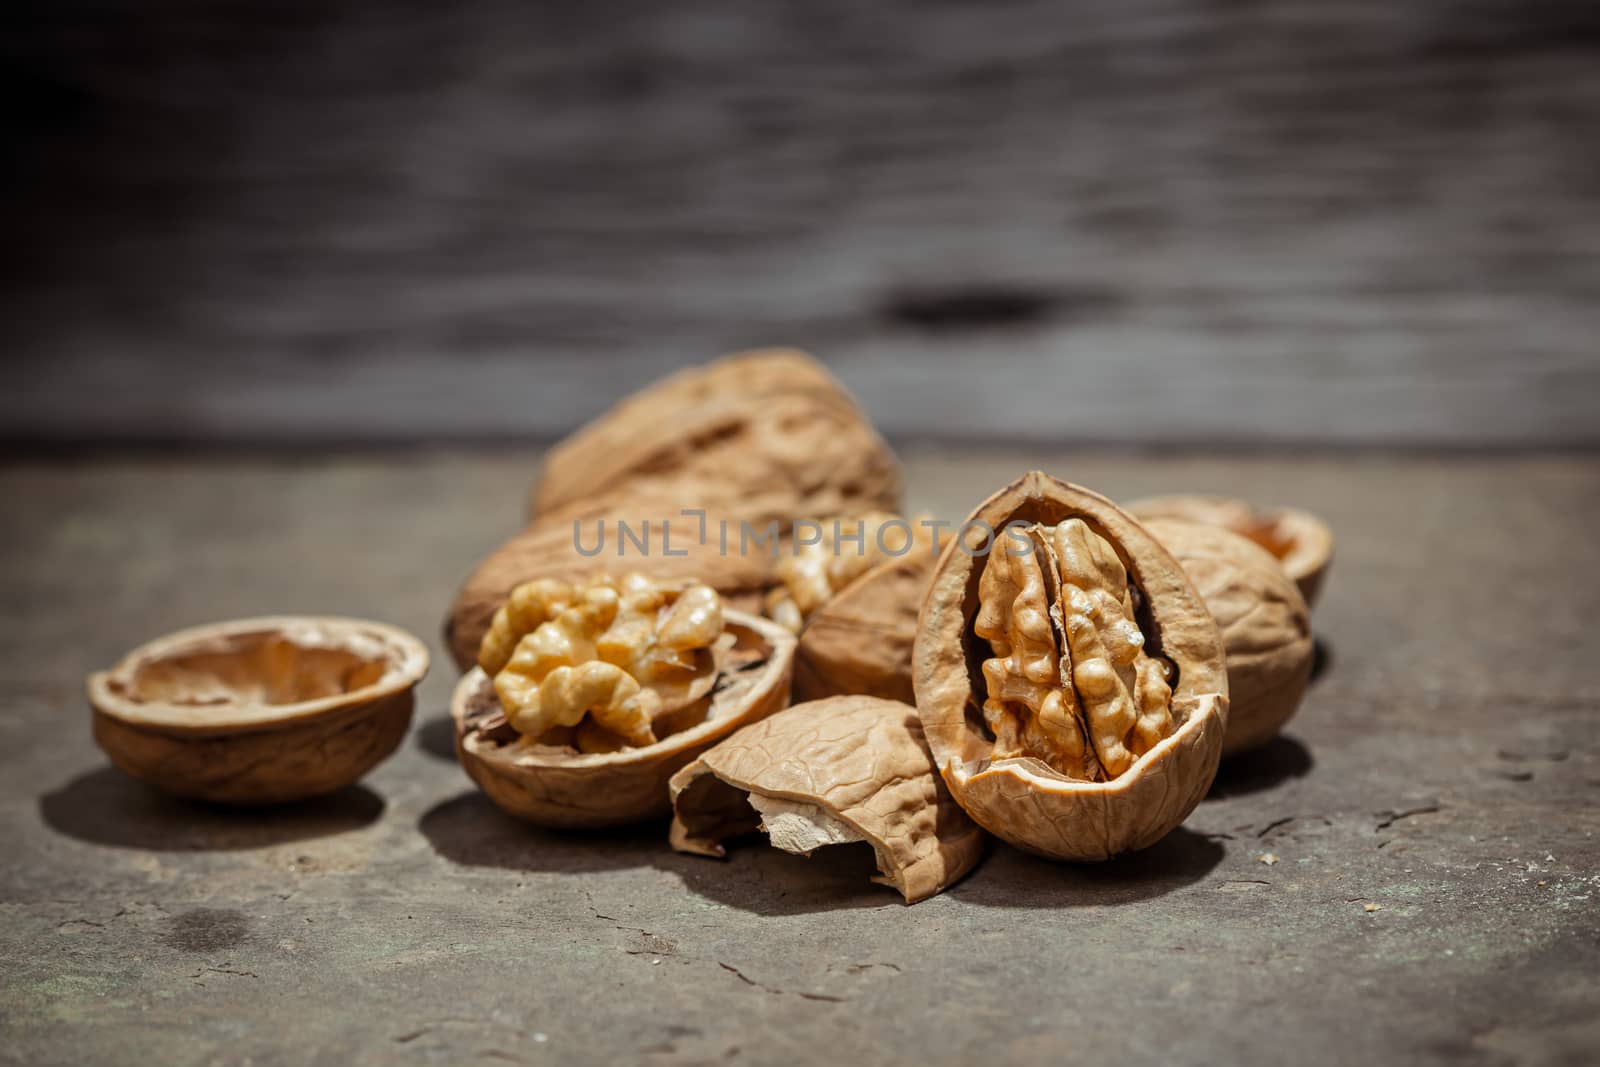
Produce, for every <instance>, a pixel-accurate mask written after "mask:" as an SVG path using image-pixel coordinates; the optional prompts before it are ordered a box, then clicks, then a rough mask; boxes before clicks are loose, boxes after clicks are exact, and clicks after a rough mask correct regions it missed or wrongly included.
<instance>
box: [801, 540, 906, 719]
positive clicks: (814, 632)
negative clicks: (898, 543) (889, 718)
mask: <svg viewBox="0 0 1600 1067" xmlns="http://www.w3.org/2000/svg"><path fill="white" fill-rule="evenodd" d="M933 563H934V556H933V555H932V554H931V553H926V552H918V553H916V554H913V555H907V556H903V557H901V558H900V559H892V560H888V561H886V562H884V563H880V564H878V566H876V567H874V568H873V569H872V570H870V571H868V572H867V573H866V574H863V575H862V576H861V577H860V578H857V579H856V580H855V581H853V582H851V583H850V584H849V585H847V586H845V587H844V589H842V590H841V591H840V592H839V593H838V594H837V595H836V596H834V598H833V599H832V600H829V601H828V602H827V603H826V604H824V605H823V606H822V607H821V608H819V609H817V610H816V611H815V612H814V613H813V614H812V616H811V618H810V619H809V620H808V621H807V622H806V625H805V629H803V630H802V631H800V647H799V649H798V650H797V651H796V653H795V664H794V693H795V699H796V700H797V701H801V700H820V699H822V698H823V697H829V696H838V695H844V694H857V695H862V696H873V697H882V698H884V699H886V700H898V701H901V702H902V703H906V704H910V703H912V702H914V701H915V699H916V697H915V695H914V694H913V693H912V690H911V646H912V644H913V642H914V641H915V640H916V637H917V612H918V610H919V609H920V608H921V607H922V597H923V595H924V594H925V593H926V592H927V591H928V578H929V576H930V575H931V574H932V573H933Z"/></svg>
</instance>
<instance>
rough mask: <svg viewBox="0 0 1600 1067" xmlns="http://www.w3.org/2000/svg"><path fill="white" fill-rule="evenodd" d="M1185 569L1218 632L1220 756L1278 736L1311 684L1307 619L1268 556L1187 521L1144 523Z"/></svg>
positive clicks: (1296, 593)
mask: <svg viewBox="0 0 1600 1067" xmlns="http://www.w3.org/2000/svg"><path fill="white" fill-rule="evenodd" d="M1144 526H1145V529H1147V530H1149V531H1150V532H1151V533H1153V534H1155V536H1156V540H1158V541H1160V542H1161V544H1162V545H1163V546H1165V548H1166V549H1167V551H1169V552H1171V553H1172V555H1173V557H1174V558H1175V559H1177V561H1178V562H1179V563H1180V564H1181V565H1182V566H1183V569H1184V572H1185V573H1186V574H1188V575H1189V580H1190V581H1192V582H1193V583H1194V586H1195V589H1196V590H1197V591H1198V592H1199V594H1200V598H1201V599H1202V600H1204V601H1205V604H1206V609H1207V610H1208V611H1210V612H1211V617H1212V618H1213V619H1215V620H1216V621H1217V626H1218V628H1219V629H1220V630H1221V631H1222V648H1223V652H1224V654H1225V655H1226V656H1227V663H1228V732H1227V734H1226V735H1225V736H1224V737H1223V739H1222V754H1223V755H1224V756H1229V755H1232V754H1233V753H1235V752H1243V751H1245V750H1247V749H1252V748H1258V747H1260V746H1261V745H1264V744H1266V743H1267V742H1268V741H1271V740H1272V739H1273V738H1274V737H1276V736H1278V732H1279V731H1280V730H1282V729H1283V725H1284V723H1286V722H1288V721H1289V718H1290V717H1291V716H1292V715H1294V713H1295V710H1296V709H1297V708H1299V706H1300V700H1301V698H1302V697H1304V696H1305V692H1306V684H1307V683H1308V682H1309V681H1310V680H1311V661H1312V643H1311V612H1310V610H1309V609H1308V608H1307V607H1306V602H1305V599H1304V598H1303V597H1302V596H1301V595H1300V590H1299V589H1298V588H1297V587H1296V586H1295V584H1294V582H1293V581H1291V580H1290V579H1289V575H1288V574H1287V573H1286V572H1285V571H1284V569H1283V568H1282V567H1281V566H1279V565H1278V561H1277V560H1276V559H1275V558H1274V557H1273V556H1272V554H1271V553H1269V552H1267V551H1266V550H1265V549H1263V548H1261V547H1260V546H1259V545H1257V544H1256V543H1255V542H1254V541H1251V540H1249V539H1248V538H1246V537H1242V536H1240V535H1239V534H1236V533H1234V532H1232V531H1231V530H1226V529H1224V528H1223V527H1221V526H1208V525H1205V524H1203V523H1198V522H1189V521H1186V520H1184V519H1147V520H1145V524H1144Z"/></svg>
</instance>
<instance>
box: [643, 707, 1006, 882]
mask: <svg viewBox="0 0 1600 1067" xmlns="http://www.w3.org/2000/svg"><path fill="white" fill-rule="evenodd" d="M671 789H672V805H673V813H674V814H673V820H672V832H671V840H672V847H673V848H675V849H677V850H679V851H680V852H693V853H698V854H700V855H706V856H718V857H720V856H722V855H724V849H723V844H722V843H723V841H725V840H727V839H728V838H730V837H736V836H739V835H742V834H747V833H753V832H755V831H757V830H761V831H763V832H765V833H766V834H767V837H768V840H769V841H770V842H771V843H772V844H773V845H775V846H777V847H778V848H781V849H784V850H786V851H789V852H795V853H799V854H801V855H809V854H810V853H811V852H813V851H815V850H816V849H818V848H823V847H826V846H828V845H835V844H848V843H852V842H859V841H864V842H866V843H868V844H870V845H871V846H872V849H873V852H874V853H875V854H876V856H877V862H878V870H879V874H878V875H877V876H876V877H874V878H873V881H875V882H878V883H880V884H882V885H887V886H891V887H893V888H894V889H897V890H899V892H900V894H901V895H902V896H904V897H905V900H906V903H908V904H915V903H916V902H917V901H919V900H924V899H926V898H928V897H931V896H933V895H934V894H936V893H939V892H941V891H943V890H945V889H947V888H949V887H950V886H951V885H953V884H955V883H956V882H957V881H959V880H960V879H961V877H962V876H963V875H965V874H966V873H967V872H968V871H970V870H971V869H972V868H973V867H974V866H975V865H976V864H977V862H978V860H979V859H980V858H981V857H982V855H983V848H984V836H983V832H982V831H981V830H980V829H979V828H978V827H977V825H976V824H974V823H973V822H972V820H971V819H969V818H967V816H966V815H965V814H964V813H963V812H962V811H961V809H960V807H958V806H957V805H956V803H955V801H954V799H953V798H952V797H951V796H950V793H949V791H948V790H947V789H946V788H945V785H944V783H943V781H942V780H941V779H940V777H939V775H938V773H937V771H936V769H935V767H934V765H933V760H932V756H931V754H930V753H929V751H928V747H927V742H926V741H925V740H924V739H923V735H922V726H921V723H920V722H919V721H918V720H917V716H916V711H915V709H913V708H911V707H909V706H908V705H905V704H902V703H900V702H898V701H892V700H880V699H877V698H874V697H863V696H840V697H831V698H829V699H826V700H817V701H813V702H811V703H807V704H796V705H795V706H794V707H792V708H789V709H787V710H786V711H783V712H780V713H779V714H777V715H774V716H772V717H771V718H769V719H766V720H764V721H762V722H760V723H757V724H756V725H754V726H751V727H747V728H746V729H743V730H741V731H739V732H738V733H737V734H735V735H734V736H732V737H730V738H729V739H728V740H726V741H724V742H722V743H721V744H719V745H717V746H716V747H715V748H713V749H711V750H710V751H708V752H706V753H704V754H703V755H702V756H701V757H700V758H699V759H697V760H695V761H694V762H693V763H691V764H689V765H688V766H687V767H685V768H684V769H683V770H681V771H679V772H678V773H677V774H676V775H674V776H673V778H672V785H671Z"/></svg>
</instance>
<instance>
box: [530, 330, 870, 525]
mask: <svg viewBox="0 0 1600 1067" xmlns="http://www.w3.org/2000/svg"><path fill="white" fill-rule="evenodd" d="M641 486H645V487H648V488H649V490H650V491H651V492H652V493H661V494H664V495H666V496H668V497H671V498H672V499H674V500H677V501H678V502H679V504H680V505H686V506H691V507H696V506H702V507H709V508H713V509H714V510H717V511H720V512H723V513H725V514H728V515H731V516H732V517H734V518H737V519H748V520H751V521H752V522H758V523H764V522H766V521H768V520H777V521H778V522H780V524H783V525H784V526H787V524H788V523H790V522H792V521H793V520H794V519H796V518H802V517H805V516H811V515H836V514H851V515H854V514H860V513H862V512H865V511H870V510H872V509H875V508H886V509H890V510H893V509H895V508H897V507H898V506H899V498H900V466H899V463H898V462H897V461H896V460H895V458H894V455H893V454H892V453H891V452H890V451H889V448H888V446H887V445H885V444H884V443H883V441H882V440H881V439H880V438H879V437H878V435H877V433H876V431H874V430H873V428H872V426H871V424H870V423H869V422H868V421H867V418H866V416H865V415H864V414H862V412H861V409H860V408H858V407H857V406H856V403H855V401H854V400H852V399H851V397H850V396H849V394H848V393H846V392H845V391H844V387H843V386H841V385H840V384H839V382H838V380H837V379H835V378H834V377H833V375H831V374H830V373H828V370H827V368H825V367H823V366H822V365H821V364H820V363H818V362H817V361H816V360H814V359H812V358H811V357H810V356H808V355H806V354H805V353H803V352H796V351H793V350H789V349H762V350H757V351H753V352H743V353H739V354H737V355H733V356H728V357H726V358H724V359H720V360H717V361H716V362H713V363H710V364H707V365H706V366H703V367H692V368H689V369H687V370H684V371H680V372H679V373H677V374H674V375H672V376H671V377H668V378H666V379H664V380H662V381H659V382H657V383H655V384H654V385H651V386H649V387H648V388H645V389H643V390H641V391H640V392H638V393H635V394H634V395H633V396H630V397H628V398H627V399H626V400H623V401H622V402H621V403H619V404H617V405H616V406H615V407H613V408H612V409H611V410H610V411H608V412H606V413H605V414H603V415H601V416H600V417H599V418H597V419H595V420H594V421H593V422H591V423H589V424H588V425H587V426H585V427H583V428H582V429H580V430H578V431H577V432H576V433H574V434H573V435H572V436H571V437H568V438H567V439H566V440H565V441H563V442H562V443H561V444H559V445H557V446H556V448H555V449H554V450H552V451H551V453H550V455H549V457H548V458H547V459H546V460H545V464H544V469H543V471H542V473H541V475H540V478H539V484H538V488H537V489H536V490H535V492H534V494H533V498H532V506H531V513H532V514H533V515H535V516H542V515H546V514H549V513H552V512H558V511H563V510H566V509H569V508H570V507H571V506H572V505H573V504H575V503H577V502H580V501H585V500H594V499H597V498H604V499H611V500H615V501H623V502H626V501H628V500H629V499H630V498H631V497H633V496H634V495H635V494H636V493H637V491H638V490H639V488H640V487H641Z"/></svg>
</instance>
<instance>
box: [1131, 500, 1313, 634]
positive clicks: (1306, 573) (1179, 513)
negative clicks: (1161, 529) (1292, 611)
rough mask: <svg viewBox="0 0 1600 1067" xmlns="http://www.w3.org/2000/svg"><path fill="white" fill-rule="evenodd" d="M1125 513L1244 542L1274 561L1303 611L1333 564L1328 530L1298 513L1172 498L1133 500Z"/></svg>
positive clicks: (1306, 513) (1308, 514)
mask: <svg viewBox="0 0 1600 1067" xmlns="http://www.w3.org/2000/svg"><path fill="white" fill-rule="evenodd" d="M1127 509H1128V512H1129V513H1130V514H1132V515H1133V516H1134V517H1135V518H1137V519H1140V520H1143V519H1187V520H1189V521H1190V522H1200V523H1205V524H1206V525H1208V526H1221V527H1223V528H1224V529H1228V530H1232V531H1233V532H1234V533H1236V534H1241V535H1243V536H1245V537H1248V538H1249V539H1250V540H1252V541H1254V542H1255V543H1256V544H1258V545H1260V546H1261V547H1262V548H1264V549H1266V550H1267V551H1268V552H1270V553H1271V554H1272V555H1273V556H1274V557H1275V558H1276V559H1277V560H1278V562H1279V563H1280V564H1281V565H1282V567H1283V569H1284V571H1285V572H1287V573H1288V575H1289V577H1291V578H1293V579H1294V582H1295V584H1296V585H1297V586H1299V587H1300V595H1301V596H1302V597H1304V598H1305V601H1306V606H1307V607H1313V606H1315V605H1316V602H1317V596H1318V595H1319V594H1320V593H1321V592H1322V583H1323V580H1324V579H1325V578H1327V576H1328V567H1329V566H1330V565H1331V564H1332V563H1333V531H1332V530H1330V529H1329V528H1328V524H1327V523H1325V522H1323V521H1322V520H1321V519H1319V518H1317V516H1315V515H1313V514H1311V512H1309V511H1302V510H1300V509H1298V508H1277V509H1273V510H1263V509H1259V508H1256V507H1254V506H1253V505H1251V504H1249V503H1247V502H1246V501H1243V500H1234V499H1231V498H1229V497H1221V496H1195V495H1187V496H1179V495H1175V496H1152V497H1146V498H1144V499H1143V500H1135V501H1134V502H1133V503H1131V504H1128V505H1127Z"/></svg>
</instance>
